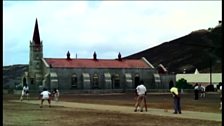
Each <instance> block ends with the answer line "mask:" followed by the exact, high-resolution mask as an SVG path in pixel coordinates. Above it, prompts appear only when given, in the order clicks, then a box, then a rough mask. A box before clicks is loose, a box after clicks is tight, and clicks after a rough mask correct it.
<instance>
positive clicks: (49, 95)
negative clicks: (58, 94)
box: [40, 88, 51, 108]
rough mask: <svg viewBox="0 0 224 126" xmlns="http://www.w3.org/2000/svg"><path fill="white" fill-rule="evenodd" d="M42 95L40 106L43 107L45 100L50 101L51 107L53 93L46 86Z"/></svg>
mask: <svg viewBox="0 0 224 126" xmlns="http://www.w3.org/2000/svg"><path fill="white" fill-rule="evenodd" d="M40 97H41V103H40V108H42V107H43V102H44V100H47V101H48V104H49V107H51V98H50V97H51V93H50V92H49V91H48V90H47V89H46V88H44V89H43V91H42V92H41V93H40Z"/></svg>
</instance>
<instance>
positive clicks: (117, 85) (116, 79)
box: [113, 74, 120, 89]
mask: <svg viewBox="0 0 224 126" xmlns="http://www.w3.org/2000/svg"><path fill="white" fill-rule="evenodd" d="M113 82H114V88H115V89H118V88H120V76H119V74H115V75H114V78H113Z"/></svg>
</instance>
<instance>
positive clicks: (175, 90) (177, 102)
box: [170, 87, 181, 114]
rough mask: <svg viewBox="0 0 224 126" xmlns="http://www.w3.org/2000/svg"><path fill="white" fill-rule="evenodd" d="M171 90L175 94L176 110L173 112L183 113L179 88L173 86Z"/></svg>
mask: <svg viewBox="0 0 224 126" xmlns="http://www.w3.org/2000/svg"><path fill="white" fill-rule="evenodd" d="M170 92H171V93H172V95H173V99H174V112H173V114H177V113H179V114H181V106H180V94H179V93H178V89H177V88H176V87H172V88H171V89H170Z"/></svg>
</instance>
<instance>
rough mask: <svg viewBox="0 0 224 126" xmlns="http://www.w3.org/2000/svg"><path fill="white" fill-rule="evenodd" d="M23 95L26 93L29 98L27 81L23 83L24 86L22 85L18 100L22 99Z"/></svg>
mask: <svg viewBox="0 0 224 126" xmlns="http://www.w3.org/2000/svg"><path fill="white" fill-rule="evenodd" d="M24 95H26V98H27V100H29V87H28V85H27V83H25V84H24V86H23V89H22V94H21V97H20V101H23V96H24Z"/></svg>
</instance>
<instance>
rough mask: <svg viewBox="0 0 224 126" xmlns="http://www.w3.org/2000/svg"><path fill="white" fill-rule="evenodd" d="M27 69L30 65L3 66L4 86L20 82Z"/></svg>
mask: <svg viewBox="0 0 224 126" xmlns="http://www.w3.org/2000/svg"><path fill="white" fill-rule="evenodd" d="M25 71H28V65H12V66H3V88H9V87H15V85H17V84H19V83H20V82H21V77H22V75H23V74H24V72H25Z"/></svg>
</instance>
